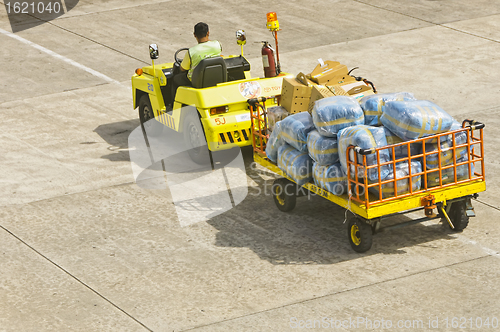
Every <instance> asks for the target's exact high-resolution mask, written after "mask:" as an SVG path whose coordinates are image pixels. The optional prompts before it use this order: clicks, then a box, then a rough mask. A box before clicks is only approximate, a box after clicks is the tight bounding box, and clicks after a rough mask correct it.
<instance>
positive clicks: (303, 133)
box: [281, 112, 314, 152]
mask: <svg viewBox="0 0 500 332" xmlns="http://www.w3.org/2000/svg"><path fill="white" fill-rule="evenodd" d="M311 130H314V124H313V121H312V118H311V115H310V114H309V113H308V112H301V113H296V114H293V115H290V116H287V117H286V118H285V119H283V120H281V135H282V136H283V139H284V140H285V142H287V143H288V144H290V145H291V146H293V147H294V148H296V149H297V150H299V151H300V152H307V135H308V134H309V132H310V131H311Z"/></svg>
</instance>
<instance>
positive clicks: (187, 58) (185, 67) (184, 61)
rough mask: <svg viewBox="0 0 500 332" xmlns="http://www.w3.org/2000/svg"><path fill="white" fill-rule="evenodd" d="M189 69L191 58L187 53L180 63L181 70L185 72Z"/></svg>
mask: <svg viewBox="0 0 500 332" xmlns="http://www.w3.org/2000/svg"><path fill="white" fill-rule="evenodd" d="M189 68H191V57H190V56H189V53H186V55H185V56H184V59H182V62H181V70H182V71H186V70H189Z"/></svg>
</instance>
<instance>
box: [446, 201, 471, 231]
mask: <svg viewBox="0 0 500 332" xmlns="http://www.w3.org/2000/svg"><path fill="white" fill-rule="evenodd" d="M465 211H466V206H465V201H458V202H454V203H452V204H451V207H450V213H449V214H448V216H449V217H450V220H451V223H452V224H453V226H455V229H453V231H455V232H461V231H463V230H464V229H465V228H466V227H467V226H468V225H469V217H468V216H467V214H465Z"/></svg>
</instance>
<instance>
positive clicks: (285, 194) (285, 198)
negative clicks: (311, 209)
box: [271, 178, 297, 212]
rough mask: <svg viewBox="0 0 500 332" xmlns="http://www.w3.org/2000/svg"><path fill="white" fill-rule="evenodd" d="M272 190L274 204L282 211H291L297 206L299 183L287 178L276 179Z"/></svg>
mask: <svg viewBox="0 0 500 332" xmlns="http://www.w3.org/2000/svg"><path fill="white" fill-rule="evenodd" d="M271 191H272V193H273V199H274V204H276V207H277V208H278V209H279V210H280V211H282V212H289V211H292V210H293V209H294V208H295V205H296V203H297V196H296V192H297V185H296V184H295V183H293V182H292V181H290V180H288V179H285V178H279V179H276V180H274V182H273V186H272V189H271Z"/></svg>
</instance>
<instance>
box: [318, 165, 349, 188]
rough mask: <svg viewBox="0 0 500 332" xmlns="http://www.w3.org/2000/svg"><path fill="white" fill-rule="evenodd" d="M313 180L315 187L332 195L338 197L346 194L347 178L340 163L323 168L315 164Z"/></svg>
mask: <svg viewBox="0 0 500 332" xmlns="http://www.w3.org/2000/svg"><path fill="white" fill-rule="evenodd" d="M313 179H314V184H315V185H317V186H318V187H320V188H323V189H325V190H326V191H329V192H331V193H332V194H334V195H337V196H340V195H343V194H346V193H347V176H346V175H345V173H344V171H343V170H342V166H341V165H340V163H336V164H333V165H330V166H323V165H320V164H319V163H316V162H315V163H314V165H313Z"/></svg>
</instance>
